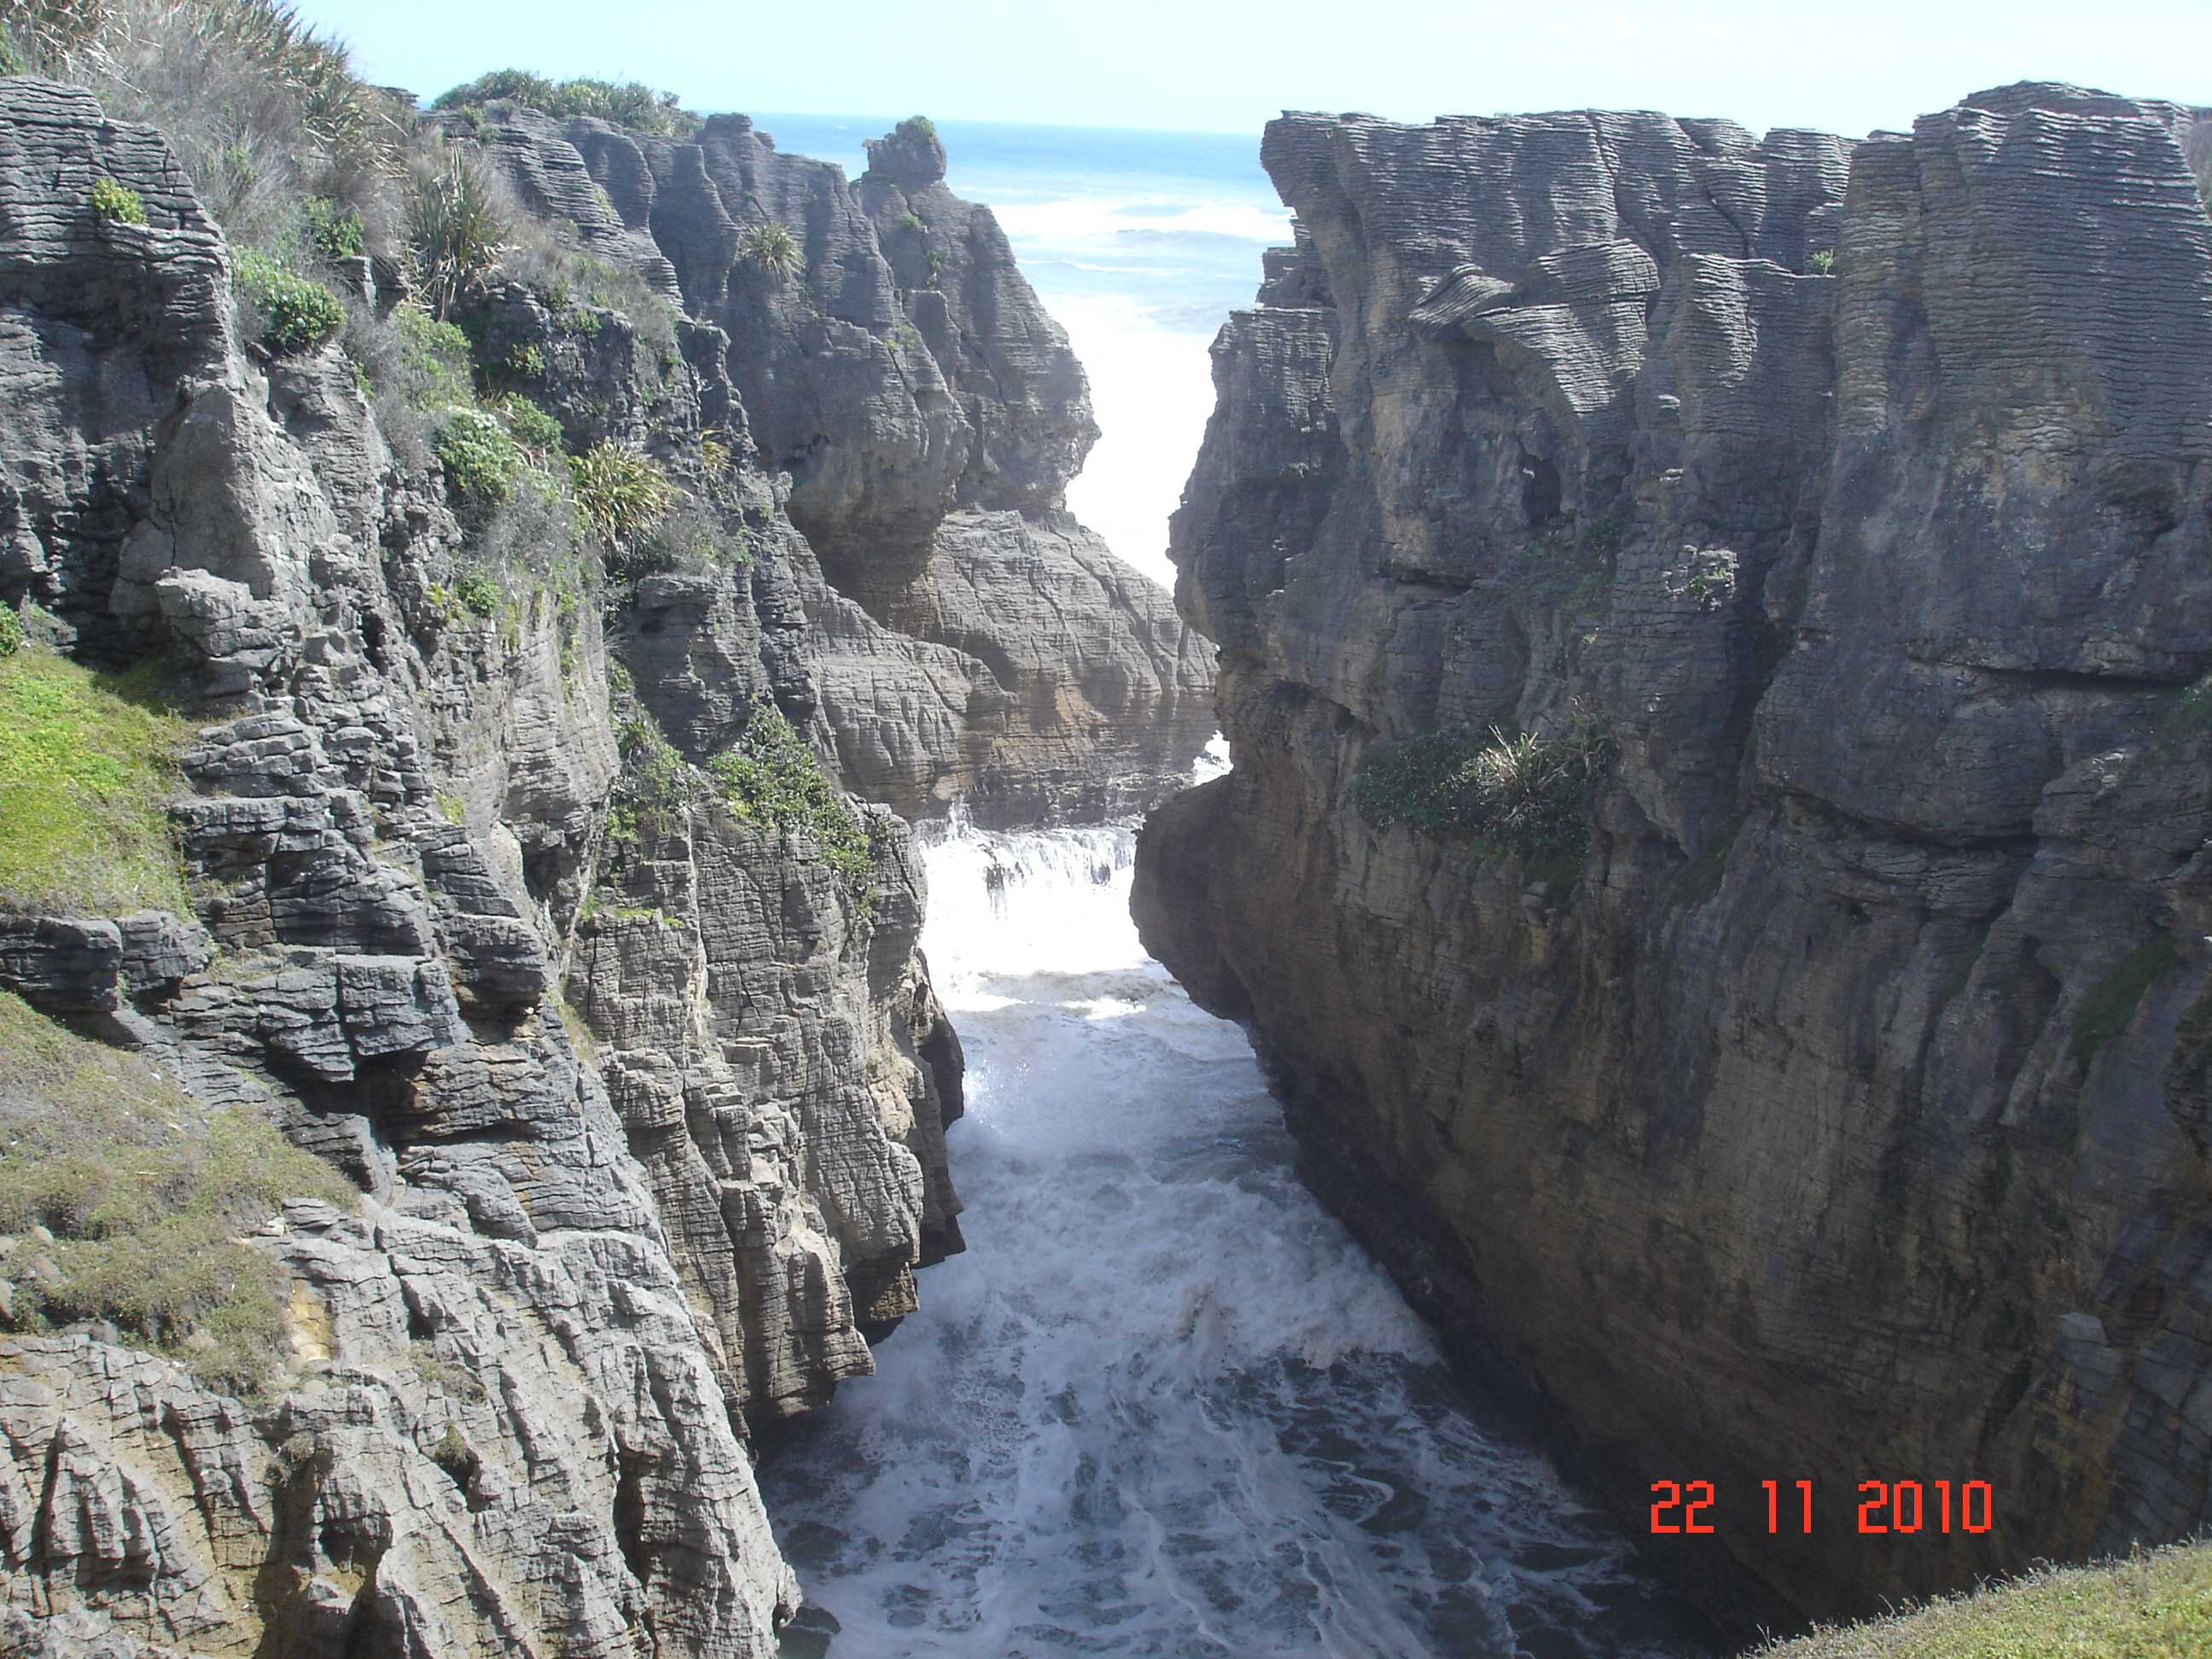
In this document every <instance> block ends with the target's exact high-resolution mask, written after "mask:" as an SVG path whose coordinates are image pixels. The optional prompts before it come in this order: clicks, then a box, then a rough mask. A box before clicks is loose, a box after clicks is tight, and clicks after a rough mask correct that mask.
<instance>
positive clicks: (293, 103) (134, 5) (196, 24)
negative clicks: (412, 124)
mask: <svg viewBox="0 0 2212 1659" xmlns="http://www.w3.org/2000/svg"><path fill="white" fill-rule="evenodd" d="M8 27H9V32H10V34H11V37H12V39H13V41H14V44H15V48H16V51H17V52H18V54H19V56H20V58H21V60H22V62H23V64H24V66H25V67H26V68H28V69H30V70H33V71H34V72H36V73H39V74H41V75H47V76H52V77H53V78H54V79H56V80H59V81H67V82H72V83H73V84H75V85H77V86H82V87H84V88H87V89H88V90H89V91H91V92H92V93H94V94H95V95H97V96H98V97H99V99H100V103H101V105H102V106H103V107H104V108H105V109H106V112H107V113H108V115H110V116H111V117H113V118H118V119H123V120H142V121H149V122H151V123H153V124H154V125H156V126H158V127H160V128H161V130H162V132H163V133H164V134H165V135H166V136H167V138H168V139H169V141H170V143H172V144H173V145H174V146H175V148H176V150H177V153H178V156H179V159H180V160H181V161H183V163H184V165H185V171H186V172H187V173H190V174H191V179H192V182H193V184H194V185H195V186H196V187H197V190H198V191H199V194H200V197H201V199H202V200H203V201H204V203H205V204H207V207H208V210H209V211H210V213H212V214H213V215H214V216H215V218H216V222H217V223H219V224H221V225H222V228H223V230H224V231H225V233H226V234H228V236H229V237H230V238H231V240H233V241H234V242H242V243H246V244H250V245H252V246H258V247H261V248H264V249H265V250H267V251H268V252H271V253H283V252H290V251H292V248H293V245H294V244H295V242H296V241H297V240H299V239H300V237H301V231H302V222H301V221H302V210H303V204H304V202H305V201H306V199H307V197H310V196H312V195H321V196H324V197H329V198H331V200H332V201H333V202H335V203H336V204H338V205H339V206H340V208H341V210H354V211H356V212H357V213H359V214H361V215H362V216H365V217H369V216H373V215H374V210H375V200H376V197H377V196H378V194H379V192H380V181H381V179H382V176H383V174H384V173H386V171H387V170H388V169H389V167H390V166H391V165H392V158H393V157H394V156H395V155H397V154H398V150H399V149H400V148H401V147H402V145H403V143H404V134H403V132H402V131H401V129H400V125H399V123H398V119H397V118H396V112H394V110H393V109H392V106H391V103H390V100H388V98H387V97H386V95H385V94H383V93H381V92H380V91H378V90H377V89H376V88H374V87H368V86H365V85H363V84H362V82H360V81H358V80H356V78H355V77H354V75H353V73H352V70H351V69H350V67H349V64H348V62H347V58H346V52H345V48H344V47H343V46H342V45H340V44H339V43H338V41H337V40H336V39H334V38H333V37H331V36H330V35H328V34H325V33H322V32H321V31H319V30H318V29H316V28H315V27H313V25H311V24H310V23H308V22H307V21H306V20H305V19H304V18H302V17H301V15H300V13H299V12H298V10H297V9H295V8H294V7H293V6H291V5H289V4H287V3H283V0H28V3H23V4H15V5H11V6H9V8H8Z"/></svg>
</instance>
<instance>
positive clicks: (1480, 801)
mask: <svg viewBox="0 0 2212 1659" xmlns="http://www.w3.org/2000/svg"><path fill="white" fill-rule="evenodd" d="M1615 752H1616V751H1615V747H1614V744H1613V739H1612V738H1611V737H1610V736H1609V735H1608V734H1607V732H1606V731H1605V729H1604V727H1602V726H1600V725H1599V724H1598V723H1597V722H1596V721H1595V720H1592V719H1589V717H1588V716H1586V715H1584V714H1582V713H1581V712H1580V711H1577V713H1576V714H1575V715H1574V716H1573V717H1572V718H1571V720H1570V721H1569V723H1568V725H1567V726H1565V728H1564V729H1563V730H1561V731H1560V732H1557V733H1556V734H1553V735H1550V736H1546V735H1542V734H1540V733H1536V732H1507V731H1505V730H1504V728H1502V727H1499V726H1492V727H1491V728H1490V729H1489V730H1488V731H1487V732H1471V731H1458V732H1427V733H1425V734H1423V735H1421V736H1419V737H1414V738H1405V739H1403V740H1402V741H1399V742H1384V743H1376V744H1370V745H1369V747H1368V749H1367V750H1366V752H1365V753H1364V754H1363V755H1361V757H1359V765H1358V769H1357V771H1355V773H1354V774H1353V775H1352V783H1351V785H1350V787H1348V788H1347V789H1346V799H1348V800H1350V801H1351V803H1352V805H1353V806H1354V807H1356V808H1357V809H1358V812H1359V816H1360V817H1362V818H1363V819H1364V820H1365V821H1366V823H1368V824H1369V825H1370V827H1372V828H1374V829H1383V828H1384V827H1385V826H1387V825H1389V824H1392V823H1403V824H1405V825H1407V826H1408V827H1409V828H1411V829H1417V830H1420V831H1423V832H1425V833H1427V834H1430V835H1433V836H1463V837H1466V838H1467V839H1468V840H1469V841H1471V842H1473V843H1474V846H1475V848H1476V849H1477V855H1478V856H1479V857H1480V858H1491V857H1494V856H1496V855H1497V854H1502V853H1516V854H1521V855H1522V857H1525V858H1530V859H1541V860H1560V859H1580V858H1581V856H1582V855H1583V854H1584V853H1586V852H1588V851H1589V829H1590V826H1589V797H1590V793H1591V791H1592V789H1593V788H1594V787H1595V785H1596V784H1597V782H1598V781H1599V780H1601V778H1602V777H1604V775H1606V773H1607V771H1608V769H1610V768H1611V766H1612V763H1613V756H1614V753H1615Z"/></svg>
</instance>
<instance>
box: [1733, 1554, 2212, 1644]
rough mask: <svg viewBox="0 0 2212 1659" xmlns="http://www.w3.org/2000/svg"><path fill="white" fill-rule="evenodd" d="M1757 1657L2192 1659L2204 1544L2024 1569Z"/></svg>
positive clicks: (2206, 1560) (2207, 1634)
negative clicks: (2110, 1559)
mask: <svg viewBox="0 0 2212 1659" xmlns="http://www.w3.org/2000/svg"><path fill="white" fill-rule="evenodd" d="M1758 1653H1759V1656H1761V1659H2202V1656H2203V1655H2204V1654H2207V1653H2212V1545H2207V1544H2179V1545H2173V1546H2171V1547H2167V1548H2166V1549H2162V1550H2157V1551H2154V1552H2151V1553H2138V1554H2136V1555H2135V1556H2133V1557H2131V1558H2130V1559H2127V1560H2124V1561H2114V1562H2108V1563H2104V1564H2101V1565H2095V1566H2087V1567H2064V1568H2058V1569H2054V1570H2047V1571H2041V1572H2034V1573H2030V1574H2029V1575H2027V1577H2024V1578H2020V1579H2016V1580H2014V1581H2013V1582H2011V1583H2003V1584H1995V1585H1990V1586H1988V1587H1986V1588H1984V1589H1978V1590H1975V1591H1973V1592H1972V1593H1971V1594H1969V1595H1960V1596H1955V1597H1954V1598H1952V1599H1950V1600H1948V1601H1938V1602H1936V1603H1934V1604H1932V1605H1930V1606H1929V1607H1922V1608H1919V1609H1917V1610H1915V1611H1911V1612H1908V1613H1900V1614H1899V1615H1898V1616H1897V1617H1895V1618H1893V1619H1878V1620H1869V1621H1867V1622H1866V1623H1864V1624H1860V1625H1850V1626H1844V1627H1842V1628H1841V1629H1835V1630H1820V1631H1816V1632H1814V1633H1813V1634H1812V1635H1810V1636H1803V1637H1799V1638H1797V1639H1796V1640H1795V1641H1789V1642H1778V1643H1773V1644H1769V1645H1767V1646H1765V1647H1762V1648H1760V1649H1759V1650H1758Z"/></svg>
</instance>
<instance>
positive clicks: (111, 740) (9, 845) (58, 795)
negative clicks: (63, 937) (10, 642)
mask: <svg viewBox="0 0 2212 1659" xmlns="http://www.w3.org/2000/svg"><path fill="white" fill-rule="evenodd" d="M153 682H154V675H153V673H152V671H151V670H148V671H140V672H137V673H133V674H128V675H115V674H95V673H94V672H93V671H91V670H90V669H88V668H85V667H82V666H81V665H78V664H76V663H74V662H71V661H70V660H69V659H67V658H66V657H60V656H56V655H55V654H53V653H52V652H49V651H43V650H32V649H28V648H25V649H20V650H18V651H16V652H15V653H14V654H12V655H10V656H9V657H7V658H6V659H0V907H11V908H18V909H24V910H40V911H50V912H54V913H58V914H62V915H124V914H127V913H129V912H131V911H133V910H143V909H148V908H159V909H167V910H176V911H180V912H183V913H184V914H186V915H189V914H190V913H191V904H190V902H189V901H188V900H187V898H186V897H185V883H184V874H183V871H182V868H181V867H180V865H179V860H178V856H177V847H176V842H175V841H174V839H173V836H172V835H171V832H170V826H169V819H168V814H167V812H166V811H164V810H163V808H162V805H161V803H162V802H163V801H164V800H165V799H167V798H168V797H169V796H171V795H173V794H175V793H179V787H180V780H179V775H178V769H177V756H178V754H179V751H180V750H182V749H183V747H184V745H185V743H186V742H187V741H189V740H190V738H191V735H192V731H193V727H192V726H191V723H190V722H189V721H186V720H181V719H179V718H178V717H177V716H176V715H174V714H171V713H169V712H167V709H166V708H164V707H163V705H162V703H161V698H160V697H159V696H158V694H157V693H156V692H155V690H154V684H153Z"/></svg>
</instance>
